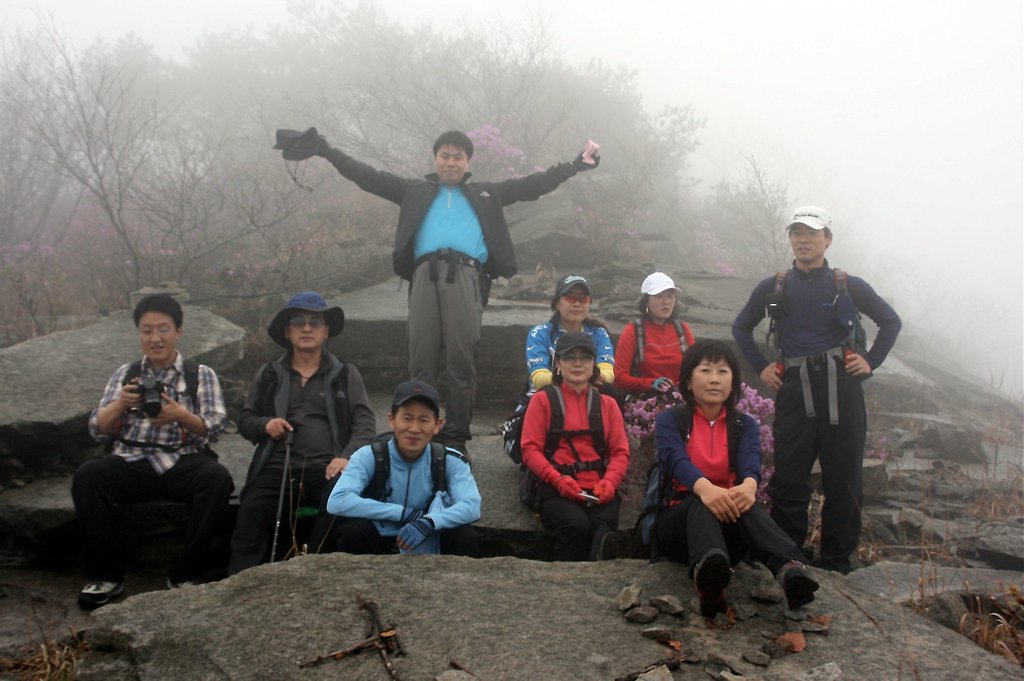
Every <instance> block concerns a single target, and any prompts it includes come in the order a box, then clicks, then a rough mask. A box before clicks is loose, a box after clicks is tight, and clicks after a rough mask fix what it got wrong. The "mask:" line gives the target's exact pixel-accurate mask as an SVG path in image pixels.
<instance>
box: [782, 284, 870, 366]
mask: <svg viewBox="0 0 1024 681" xmlns="http://www.w3.org/2000/svg"><path fill="white" fill-rule="evenodd" d="M792 274H793V270H781V271H779V272H777V273H776V274H775V286H774V287H773V289H772V292H771V293H770V294H769V295H768V297H767V298H766V300H765V303H766V305H765V315H766V316H767V317H768V320H769V321H768V333H767V335H766V336H765V343H766V344H767V345H768V347H774V348H775V350H776V351H777V352H781V350H780V348H779V334H778V330H777V329H776V328H775V327H776V322H777V321H778V320H780V319H782V318H783V317H785V316H786V315H787V314H789V308H788V305H787V303H786V292H785V289H786V281H787V280H788V279H789V277H790V276H791V275H792ZM846 280H847V275H846V272H844V271H843V270H841V269H838V268H832V285H833V286H835V289H836V314H837V316H838V318H839V323H840V324H842V326H843V328H845V329H848V331H849V335H848V336H847V338H846V341H845V343H844V344H845V345H846V346H848V347H850V348H852V349H853V350H854V351H855V352H856V353H857V354H858V355H860V356H862V357H863V356H864V355H866V354H867V345H868V338H867V334H866V333H865V332H864V325H863V324H862V323H861V316H860V310H858V309H857V305H856V304H855V303H854V302H853V296H851V295H850V292H849V290H848V289H847V286H846Z"/></svg>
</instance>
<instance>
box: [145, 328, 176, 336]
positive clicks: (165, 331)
mask: <svg viewBox="0 0 1024 681" xmlns="http://www.w3.org/2000/svg"><path fill="white" fill-rule="evenodd" d="M154 333H155V334H156V335H158V336H160V337H161V338H166V337H167V336H170V335H171V334H172V333H174V327H173V326H142V327H139V335H140V336H142V337H143V338H145V337H148V336H152V335H153V334H154Z"/></svg>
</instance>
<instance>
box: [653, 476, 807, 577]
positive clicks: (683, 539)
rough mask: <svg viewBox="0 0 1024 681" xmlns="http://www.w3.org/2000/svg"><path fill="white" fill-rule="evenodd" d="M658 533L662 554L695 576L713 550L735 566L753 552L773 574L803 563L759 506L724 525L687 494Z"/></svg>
mask: <svg viewBox="0 0 1024 681" xmlns="http://www.w3.org/2000/svg"><path fill="white" fill-rule="evenodd" d="M654 531H655V541H656V542H657V546H658V550H659V551H660V552H661V554H662V555H664V556H666V557H667V558H668V559H669V560H673V561H675V562H677V563H687V564H688V565H689V566H690V576H691V577H692V576H693V569H694V568H695V567H696V566H697V563H698V562H700V559H701V558H703V557H704V555H705V554H706V553H707V552H708V551H710V550H712V549H719V550H721V551H724V552H725V553H726V555H728V556H729V560H730V562H731V563H732V564H733V565H735V564H736V563H738V562H739V561H740V560H742V559H743V557H744V556H745V555H747V554H748V553H749V554H750V557H751V558H753V559H754V560H756V561H759V562H761V563H763V564H764V565H765V566H766V567H767V568H768V569H769V570H771V572H772V574H775V573H777V572H778V571H779V568H780V567H782V566H783V565H784V564H785V563H786V562H788V561H791V560H803V554H802V553H801V552H800V549H799V548H798V547H797V545H796V544H795V543H793V540H792V539H790V538H789V537H788V536H786V533H785V532H783V531H782V530H781V529H779V526H778V525H776V524H775V523H774V522H773V521H772V519H771V516H769V515H768V512H767V511H765V510H764V509H763V508H761V507H760V506H757V505H754V506H753V507H752V508H751V509H750V510H749V511H747V512H746V513H744V514H743V515H741V516H740V518H739V520H737V521H736V522H734V523H723V522H721V521H720V520H719V519H718V518H716V517H715V514H714V513H712V512H711V509H709V508H708V507H707V506H705V505H704V504H703V502H701V500H700V497H698V496H697V495H696V494H686V495H685V496H683V498H682V500H681V501H680V502H679V503H678V504H676V505H674V506H670V507H669V508H667V509H665V510H664V511H662V512H661V513H659V514H658V519H657V520H656V521H655V530H654Z"/></svg>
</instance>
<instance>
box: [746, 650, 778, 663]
mask: <svg viewBox="0 0 1024 681" xmlns="http://www.w3.org/2000/svg"><path fill="white" fill-rule="evenodd" d="M743 659H744V660H746V661H747V662H749V663H750V664H756V665H757V666H758V667H767V666H768V665H769V664H771V661H772V658H771V656H770V655H769V654H768V653H765V652H762V651H760V650H754V651H749V652H746V653H743Z"/></svg>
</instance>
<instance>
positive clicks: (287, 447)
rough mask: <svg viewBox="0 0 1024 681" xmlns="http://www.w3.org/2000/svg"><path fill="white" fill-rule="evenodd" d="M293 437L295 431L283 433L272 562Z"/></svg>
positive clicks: (279, 524)
mask: <svg viewBox="0 0 1024 681" xmlns="http://www.w3.org/2000/svg"><path fill="white" fill-rule="evenodd" d="M294 439H295V431H294V430H289V431H287V432H286V433H285V434H284V470H283V471H281V491H280V492H278V494H277V516H275V520H274V541H273V542H271V544H270V562H271V563H273V562H274V560H275V558H276V557H277V535H278V534H279V533H280V532H281V509H282V508H283V507H284V486H285V482H286V481H287V480H288V466H289V464H290V463H291V456H292V440H294Z"/></svg>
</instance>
